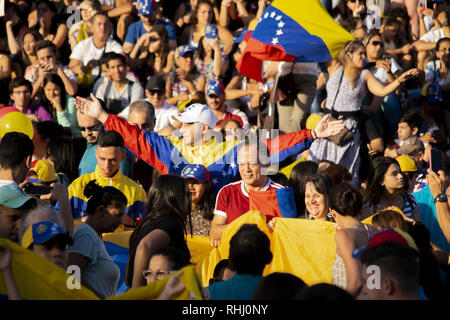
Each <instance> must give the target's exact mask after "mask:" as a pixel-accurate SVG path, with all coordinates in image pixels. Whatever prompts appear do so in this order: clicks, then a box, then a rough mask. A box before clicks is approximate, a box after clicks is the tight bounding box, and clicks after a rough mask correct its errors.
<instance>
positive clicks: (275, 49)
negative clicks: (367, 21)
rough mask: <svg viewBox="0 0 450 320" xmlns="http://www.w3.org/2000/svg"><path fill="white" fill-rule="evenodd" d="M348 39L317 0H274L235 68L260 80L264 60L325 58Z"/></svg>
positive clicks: (349, 38) (335, 52) (348, 34)
mask: <svg viewBox="0 0 450 320" xmlns="http://www.w3.org/2000/svg"><path fill="white" fill-rule="evenodd" d="M351 40H354V37H353V36H352V35H351V34H350V33H348V32H347V31H346V30H345V29H344V28H342V27H341V26H340V25H339V24H338V23H336V22H335V21H334V20H333V18H332V17H331V16H330V15H329V14H328V12H327V11H326V9H325V8H324V7H323V5H322V3H321V2H320V0H296V1H293V0H275V1H273V2H272V4H271V5H270V6H268V7H267V8H266V10H265V11H264V13H263V15H262V17H261V18H260V19H259V21H258V23H257V25H256V27H255V29H254V30H253V31H252V33H251V35H250V37H249V38H248V42H247V45H246V47H245V50H244V52H243V54H242V57H241V59H240V60H239V62H238V64H237V69H238V70H239V72H241V74H243V75H245V76H248V77H250V78H253V79H256V80H258V81H262V75H261V70H262V61H263V60H271V61H295V62H326V61H328V60H331V59H332V58H335V57H336V56H337V54H338V53H339V51H340V49H341V47H342V46H343V45H344V44H345V43H346V42H348V41H351Z"/></svg>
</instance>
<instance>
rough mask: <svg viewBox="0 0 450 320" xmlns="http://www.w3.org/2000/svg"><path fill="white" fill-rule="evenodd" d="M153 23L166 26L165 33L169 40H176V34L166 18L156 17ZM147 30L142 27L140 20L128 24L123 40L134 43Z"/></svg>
mask: <svg viewBox="0 0 450 320" xmlns="http://www.w3.org/2000/svg"><path fill="white" fill-rule="evenodd" d="M155 24H162V25H163V26H164V27H166V30H167V33H168V34H169V39H170V40H176V39H177V36H176V33H175V28H174V26H173V24H172V23H171V22H170V21H169V20H168V19H158V20H156V23H155ZM146 33H147V30H145V29H144V24H143V23H142V21H138V22H135V23H133V24H131V25H130V27H129V28H128V31H127V35H126V36H125V41H124V42H128V43H132V44H136V42H137V41H138V39H139V38H140V37H142V35H144V34H146Z"/></svg>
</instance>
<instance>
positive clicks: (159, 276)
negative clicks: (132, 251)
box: [142, 269, 175, 280]
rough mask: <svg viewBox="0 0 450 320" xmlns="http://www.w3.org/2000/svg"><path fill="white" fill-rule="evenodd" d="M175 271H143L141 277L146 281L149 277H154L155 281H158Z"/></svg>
mask: <svg viewBox="0 0 450 320" xmlns="http://www.w3.org/2000/svg"><path fill="white" fill-rule="evenodd" d="M174 272H175V271H172V270H156V271H153V270H150V269H148V270H144V271H142V276H143V277H144V278H145V280H148V279H149V278H150V277H154V279H155V280H160V279H162V278H164V277H166V276H168V275H169V274H172V273H174Z"/></svg>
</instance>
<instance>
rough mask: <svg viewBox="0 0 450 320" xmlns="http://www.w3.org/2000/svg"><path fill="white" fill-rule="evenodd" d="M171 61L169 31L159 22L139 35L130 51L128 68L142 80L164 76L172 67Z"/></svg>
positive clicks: (172, 53) (171, 52)
mask: <svg viewBox="0 0 450 320" xmlns="http://www.w3.org/2000/svg"><path fill="white" fill-rule="evenodd" d="M147 48H148V49H147ZM144 49H145V50H144ZM173 63H174V51H171V50H170V49H169V33H168V32H167V29H166V27H164V25H161V24H157V25H155V26H153V27H152V29H151V30H150V31H149V32H148V33H146V34H144V35H143V36H142V37H140V38H139V40H138V41H137V43H136V45H135V46H134V47H133V50H132V51H131V52H130V68H131V69H133V70H135V71H136V73H137V75H138V77H139V79H140V80H141V81H143V82H145V81H146V80H147V79H148V77H150V76H160V77H164V76H165V75H166V73H168V72H169V71H170V70H171V69H172V68H173Z"/></svg>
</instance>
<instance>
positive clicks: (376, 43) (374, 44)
mask: <svg viewBox="0 0 450 320" xmlns="http://www.w3.org/2000/svg"><path fill="white" fill-rule="evenodd" d="M370 44H371V45H373V46H382V45H383V42H381V41H372V42H371V43H370Z"/></svg>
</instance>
